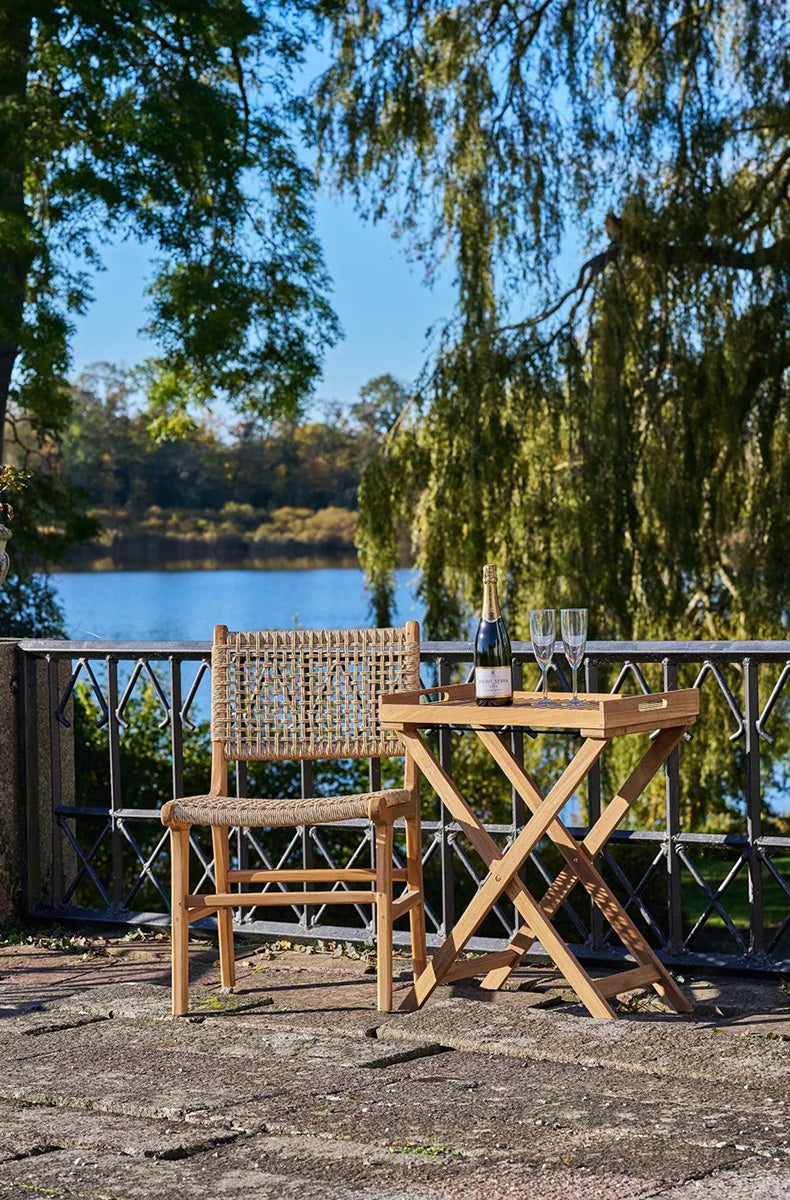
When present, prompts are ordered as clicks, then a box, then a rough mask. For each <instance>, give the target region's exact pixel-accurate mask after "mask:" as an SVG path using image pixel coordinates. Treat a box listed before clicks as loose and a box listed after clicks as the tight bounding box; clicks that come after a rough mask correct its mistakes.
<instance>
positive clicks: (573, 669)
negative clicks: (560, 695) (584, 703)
mask: <svg viewBox="0 0 790 1200" xmlns="http://www.w3.org/2000/svg"><path fill="white" fill-rule="evenodd" d="M578 670H579V668H578V667H571V671H572V672H573V703H574V704H575V703H576V700H577V699H578V688H577V687H576V675H577V672H578Z"/></svg>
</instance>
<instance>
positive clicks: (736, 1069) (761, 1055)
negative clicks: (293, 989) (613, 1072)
mask: <svg viewBox="0 0 790 1200" xmlns="http://www.w3.org/2000/svg"><path fill="white" fill-rule="evenodd" d="M406 1018H407V1019H404V1020H401V1021H400V1022H394V1021H393V1022H389V1023H388V1024H387V1027H386V1035H387V1037H388V1038H389V1039H390V1040H393V1041H400V1040H402V1041H409V1040H410V1039H412V1038H415V1039H418V1040H421V1041H426V1040H434V1041H437V1042H439V1043H440V1044H442V1045H445V1046H451V1047H454V1048H455V1049H459V1050H468V1051H475V1052H478V1053H485V1054H503V1055H513V1056H516V1057H523V1058H535V1059H539V1060H545V1061H550V1062H557V1063H563V1062H564V1063H577V1064H579V1065H581V1066H585V1067H602V1066H607V1067H616V1068H618V1069H619V1070H622V1071H631V1072H637V1073H640V1074H650V1075H673V1074H676V1073H677V1071H678V1070H679V1069H682V1070H683V1072H684V1073H685V1074H686V1076H687V1077H688V1078H690V1079H704V1080H709V1081H715V1080H727V1081H728V1082H731V1083H735V1084H743V1085H749V1084H754V1083H755V1082H759V1084H760V1086H773V1087H776V1086H777V1085H778V1084H779V1083H780V1082H782V1081H784V1082H785V1083H786V1080H787V1079H788V1077H790V1042H788V1041H785V1040H784V1039H769V1038H765V1039H763V1038H742V1039H739V1040H738V1042H737V1044H736V1043H734V1042H733V1039H732V1038H731V1037H730V1036H725V1035H724V1034H723V1033H722V1032H721V1031H719V1030H718V1029H715V1028H704V1027H701V1026H700V1025H699V1024H697V1023H695V1022H693V1021H688V1020H683V1019H682V1018H679V1017H677V1016H673V1017H660V1018H653V1019H649V1018H648V1017H642V1018H639V1019H637V1018H630V1019H625V1020H621V1021H606V1020H599V1021H596V1020H593V1019H592V1018H591V1017H588V1016H585V1017H576V1016H570V1015H567V1014H565V1013H559V1012H557V1011H556V1010H552V1011H550V1012H542V1011H537V1012H536V1011H535V1010H534V1009H528V1010H526V1011H521V1010H518V1009H514V1008H507V1007H505V1006H503V1005H502V1006H500V1005H490V1004H482V1003H478V1002H476V1001H473V1000H443V1001H439V1002H437V1003H435V1004H432V1005H430V1006H429V1007H426V1008H424V1009H422V1010H420V1011H419V1012H415V1013H409V1014H406ZM734 1045H736V1046H737V1049H734Z"/></svg>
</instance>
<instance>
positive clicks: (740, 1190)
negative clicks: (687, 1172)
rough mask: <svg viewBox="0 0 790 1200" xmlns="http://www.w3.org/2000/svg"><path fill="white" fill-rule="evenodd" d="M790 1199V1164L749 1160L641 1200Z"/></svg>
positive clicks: (771, 1159)
mask: <svg viewBox="0 0 790 1200" xmlns="http://www.w3.org/2000/svg"><path fill="white" fill-rule="evenodd" d="M788 1195H790V1163H789V1162H788V1160H787V1158H786V1157H785V1156H784V1155H782V1156H780V1157H778V1158H777V1157H774V1156H770V1155H769V1156H768V1158H767V1159H766V1158H764V1157H763V1158H750V1159H747V1160H746V1161H745V1162H743V1163H741V1164H739V1165H738V1166H737V1167H733V1168H731V1169H730V1170H726V1171H716V1172H714V1173H712V1174H709V1175H703V1176H701V1177H699V1178H696V1179H690V1180H687V1181H686V1182H685V1183H680V1184H677V1185H675V1186H669V1187H663V1188H661V1189H660V1190H658V1191H654V1192H650V1193H648V1195H647V1196H646V1197H645V1200H781V1197H784V1196H788Z"/></svg>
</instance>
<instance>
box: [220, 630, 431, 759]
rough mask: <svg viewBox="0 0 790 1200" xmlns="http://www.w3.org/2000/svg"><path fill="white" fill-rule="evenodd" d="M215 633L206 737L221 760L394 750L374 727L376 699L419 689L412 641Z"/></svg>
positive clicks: (390, 739)
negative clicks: (220, 753)
mask: <svg viewBox="0 0 790 1200" xmlns="http://www.w3.org/2000/svg"><path fill="white" fill-rule="evenodd" d="M220 628H222V627H220ZM222 633H223V634H224V635H225V640H224V642H223V641H222V640H220V639H219V638H216V639H215V642H214V648H213V651H212V657H211V672H212V683H211V737H212V740H213V741H214V742H221V743H222V744H223V747H224V753H225V758H226V759H228V760H235V759H280V758H296V759H305V758H346V757H349V758H355V757H359V758H363V757H364V758H367V757H381V756H382V755H387V754H392V755H398V754H402V753H403V750H402V748H401V746H400V743H399V741H398V738H397V735H396V734H394V733H392V732H391V731H389V730H383V729H382V728H381V725H380V723H379V715H378V696H379V695H380V694H381V693H382V692H393V691H404V690H413V689H415V688H419V686H420V647H419V642H417V641H410V640H408V639H407V636H406V630H405V629H340V630H321V631H307V630H290V631H288V632H276V631H271V632H252V633H231V632H227V631H225V630H224V629H222Z"/></svg>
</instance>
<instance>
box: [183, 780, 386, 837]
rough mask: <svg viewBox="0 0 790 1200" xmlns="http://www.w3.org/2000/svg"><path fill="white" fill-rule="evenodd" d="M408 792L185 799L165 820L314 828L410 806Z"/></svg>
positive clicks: (247, 825)
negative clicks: (278, 797)
mask: <svg viewBox="0 0 790 1200" xmlns="http://www.w3.org/2000/svg"><path fill="white" fill-rule="evenodd" d="M409 799H410V796H409V793H408V792H406V791H403V790H402V789H397V788H392V789H388V790H387V791H381V792H360V793H359V794H357V795H352V796H310V797H307V798H305V799H298V800H258V799H254V800H247V799H238V798H236V797H235V796H188V797H186V798H185V799H183V800H174V801H171V802H170V803H169V804H168V810H169V811H168V813H167V816H166V820H167V821H168V822H178V823H183V824H185V825H189V824H193V823H194V824H196V825H227V826H236V825H241V826H245V827H248V828H255V827H262V826H266V827H267V828H269V827H271V828H276V827H278V826H283V825H313V824H316V825H317V824H320V823H321V822H323V821H348V820H350V819H352V818H353V817H365V818H367V817H370V816H371V815H372V814H373V812H375V811H378V812H380V811H381V809H382V808H387V807H393V808H397V807H399V806H402V805H407V804H408V803H409Z"/></svg>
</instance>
